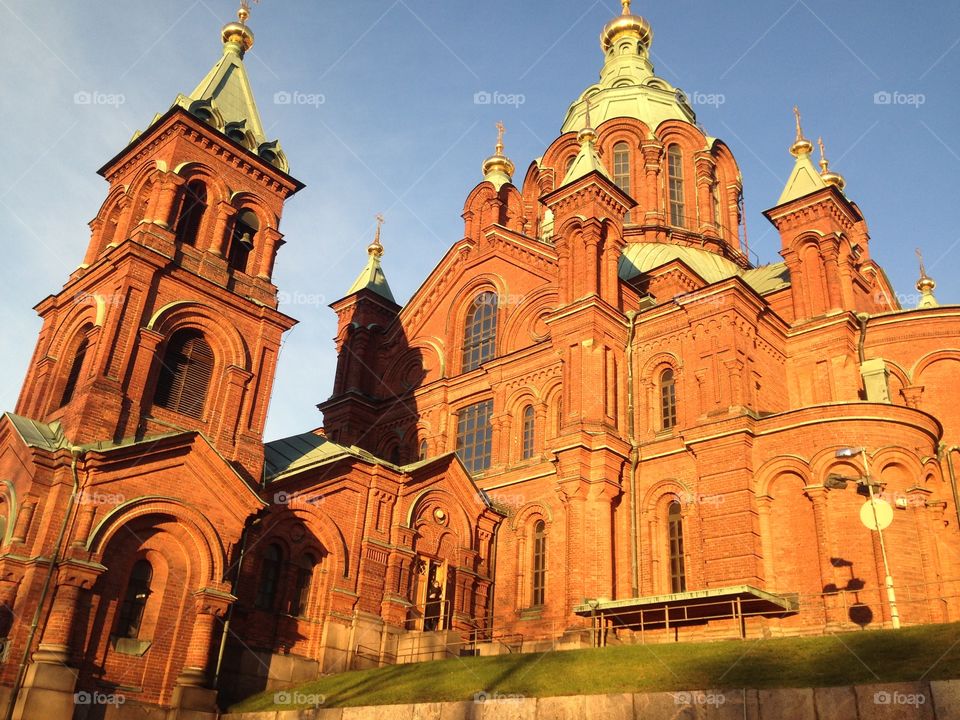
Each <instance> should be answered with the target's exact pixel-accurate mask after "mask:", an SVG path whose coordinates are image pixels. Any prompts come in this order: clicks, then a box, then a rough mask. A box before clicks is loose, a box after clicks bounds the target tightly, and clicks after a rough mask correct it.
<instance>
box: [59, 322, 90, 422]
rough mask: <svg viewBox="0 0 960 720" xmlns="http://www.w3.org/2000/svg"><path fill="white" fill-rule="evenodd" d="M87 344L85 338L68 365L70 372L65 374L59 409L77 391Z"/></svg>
mask: <svg viewBox="0 0 960 720" xmlns="http://www.w3.org/2000/svg"><path fill="white" fill-rule="evenodd" d="M88 347H89V343H88V342H87V339H86V338H83V339H82V340H81V341H80V344H79V345H77V350H76V352H75V353H74V354H73V362H72V363H71V364H70V372H69V373H67V382H66V384H64V386H63V395H61V396H60V407H63V406H64V405H66V404H67V403H68V402H70V401H71V400H72V399H73V393H74V392H75V391H76V389H77V383H78V382H80V373H81V372H82V371H83V361H84V359H85V358H86V357H87V348H88Z"/></svg>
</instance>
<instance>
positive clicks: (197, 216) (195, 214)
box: [175, 180, 207, 245]
mask: <svg viewBox="0 0 960 720" xmlns="http://www.w3.org/2000/svg"><path fill="white" fill-rule="evenodd" d="M206 211H207V186H206V185H204V184H203V183H202V182H200V181H199V180H191V181H190V182H188V183H187V186H186V187H185V188H184V189H183V199H182V200H181V201H180V209H179V210H178V212H177V223H176V225H175V227H176V233H177V242H178V243H182V244H183V245H196V244H197V235H198V233H199V232H200V221H201V220H203V214H204V213H205V212H206Z"/></svg>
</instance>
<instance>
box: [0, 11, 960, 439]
mask: <svg viewBox="0 0 960 720" xmlns="http://www.w3.org/2000/svg"><path fill="white" fill-rule="evenodd" d="M237 4H238V3H237V2H235V0H199V1H197V2H193V1H192V0H176V1H168V2H154V1H147V0H100V1H99V2H96V3H92V2H84V3H77V2H70V1H68V0H0V27H3V29H4V33H3V41H2V44H0V61H2V65H3V67H4V72H3V73H0V93H2V98H3V102H2V104H0V146H2V157H3V158H4V162H3V167H4V172H3V177H2V178H0V233H2V238H3V241H2V242H3V248H4V253H5V258H6V260H5V262H4V263H2V264H0V323H2V326H0V327H2V331H0V332H2V338H3V340H2V348H3V352H2V353H0V409H12V408H13V406H14V404H15V403H16V398H17V393H18V392H19V388H20V384H21V382H22V379H23V377H24V374H25V372H26V368H27V364H28V362H29V359H30V356H31V354H32V352H33V349H34V344H35V340H36V333H37V331H38V330H39V328H40V323H39V320H38V319H37V317H36V315H35V314H34V313H33V311H32V310H31V309H30V308H31V307H32V306H33V305H34V304H35V303H36V302H38V301H39V300H41V299H42V298H43V297H45V296H46V295H48V294H50V293H55V292H56V291H57V290H58V289H59V288H60V287H61V286H62V284H63V282H64V281H65V280H66V278H67V276H68V274H69V273H70V272H71V271H72V270H73V269H74V268H75V267H76V266H77V265H78V264H79V263H80V261H81V260H82V257H83V254H84V250H85V248H86V245H87V240H88V237H89V231H88V228H87V225H86V224H87V222H88V221H89V220H90V219H91V218H93V217H94V215H95V214H96V212H97V210H98V208H99V207H100V204H101V203H102V201H103V199H104V197H105V195H106V190H107V186H106V183H104V182H103V180H102V179H101V178H99V177H98V176H97V175H96V174H95V171H96V169H97V168H98V167H100V166H101V165H102V164H103V163H104V162H105V161H106V160H107V159H109V158H111V157H112V156H113V155H114V154H115V153H116V152H118V151H119V150H120V149H121V148H122V147H123V146H124V145H125V143H126V142H127V141H128V140H129V138H130V136H131V135H132V134H133V132H134V130H136V129H142V128H145V127H146V125H147V124H148V123H149V122H150V120H151V118H152V117H153V116H154V114H155V113H158V112H162V111H164V110H165V109H166V108H168V107H169V106H170V104H171V102H172V101H173V99H174V97H175V96H176V95H177V93H179V92H189V91H190V90H192V89H193V86H194V85H195V84H196V83H197V82H198V81H199V79H200V78H201V77H202V76H203V75H204V74H205V73H206V72H207V70H208V69H209V68H210V67H211V66H212V65H213V63H214V62H215V61H216V60H217V58H218V57H219V54H220V44H219V31H220V27H221V26H222V25H223V24H224V23H225V22H226V21H228V20H230V19H232V17H233V16H234V13H235V11H236V6H237ZM619 7H620V4H619V3H618V2H615V1H614V0H604V1H603V2H594V3H591V2H589V0H557V1H556V2H544V1H542V0H541V1H539V2H531V1H530V0H526V1H524V2H517V1H516V0H490V1H489V2H465V1H463V0H458V1H454V2H451V1H450V0H445V1H440V0H396V2H393V1H392V0H351V1H350V2H315V1H314V0H264V2H263V3H262V4H261V5H259V6H254V8H253V16H252V18H251V20H250V25H251V27H252V28H253V30H254V31H255V33H256V36H257V44H256V46H255V47H254V48H253V50H252V51H251V52H250V53H249V54H248V55H247V67H248V70H249V73H250V76H251V80H252V83H253V86H254V91H255V92H256V95H257V98H258V101H259V104H260V110H261V114H262V116H263V121H264V125H265V127H266V128H267V134H268V135H269V136H270V137H278V138H279V139H280V140H281V142H282V143H283V146H284V148H285V150H286V153H287V156H288V158H289V160H290V165H291V169H292V173H293V175H295V176H296V177H297V178H299V179H300V180H302V181H303V182H305V183H306V185H307V187H306V189H305V190H303V191H302V192H301V193H300V194H299V195H298V196H296V197H295V198H294V199H293V200H292V201H291V202H290V203H288V205H287V209H286V213H285V216H284V221H283V225H282V227H281V229H282V230H283V232H284V233H285V234H286V239H287V245H285V246H284V247H283V248H282V250H281V252H280V255H279V258H278V262H277V272H276V278H275V279H276V282H277V284H278V285H279V287H280V289H281V291H282V292H284V293H286V295H285V296H284V298H285V299H286V301H287V302H285V304H284V306H283V307H282V309H283V310H284V311H285V312H287V313H289V314H290V315H293V316H294V317H296V318H298V319H299V320H300V325H298V326H297V327H296V328H295V329H294V330H293V331H292V332H291V333H289V334H288V335H287V339H286V342H285V345H284V348H283V353H282V355H281V359H280V366H279V372H278V380H277V384H276V387H275V392H274V397H273V402H272V405H271V410H270V418H269V422H268V427H267V437H268V439H270V438H276V437H281V436H284V435H287V434H292V433H295V432H299V431H303V430H307V429H310V428H312V427H314V426H316V425H318V424H320V421H321V418H320V415H319V413H318V412H317V410H316V409H315V407H314V405H315V404H316V403H317V402H320V401H322V400H324V399H325V398H326V397H327V396H328V395H329V393H330V389H331V387H332V380H333V372H334V367H335V363H336V357H335V354H334V351H333V342H332V337H333V335H334V332H335V328H336V322H335V316H334V314H333V311H331V310H330V309H329V308H328V307H327V304H328V303H329V302H331V301H333V300H335V299H337V298H339V297H340V296H341V295H342V294H343V293H344V291H345V290H346V288H347V287H349V285H350V283H351V282H352V281H353V279H354V277H355V276H356V275H357V273H358V272H359V271H360V269H361V267H362V265H363V263H364V260H365V258H366V255H365V251H364V248H365V247H366V245H367V243H369V241H370V239H371V238H372V235H373V229H374V215H375V214H376V213H377V212H384V213H385V214H386V216H387V224H386V226H385V227H384V244H385V245H386V248H387V253H386V255H385V257H384V267H385V270H386V273H387V277H388V279H389V281H390V284H391V285H392V287H393V291H394V294H395V295H396V296H397V299H398V301H400V302H401V303H403V302H406V301H407V299H408V298H409V297H410V295H411V294H412V293H413V292H414V291H415V290H416V288H417V287H418V286H419V284H420V282H421V281H422V280H423V278H424V277H425V276H426V275H427V273H428V272H429V271H430V269H431V268H432V267H433V266H434V265H435V263H436V262H437V261H438V260H439V259H440V257H441V256H442V255H443V253H444V252H445V251H446V249H447V248H449V247H450V245H452V244H453V243H454V242H456V241H457V240H458V239H459V238H460V237H461V236H462V234H463V226H462V221H461V219H460V212H461V209H462V207H463V201H464V198H465V197H466V195H467V194H468V193H469V192H470V190H471V189H472V188H473V187H474V185H475V184H476V183H477V182H478V181H479V180H480V170H479V168H480V164H481V162H482V161H483V159H484V158H485V157H486V156H487V155H489V154H490V152H491V150H492V146H493V143H494V140H495V129H494V124H495V123H496V121H497V120H501V119H502V120H503V121H504V123H505V124H506V126H507V137H506V143H507V152H508V154H509V155H510V157H511V158H512V159H513V160H514V162H515V163H516V164H517V167H518V172H517V174H518V175H519V178H518V180H517V181H518V182H520V181H521V180H522V177H523V174H524V173H525V170H526V168H527V166H528V165H529V163H530V162H531V161H532V160H533V159H534V158H536V157H538V156H539V155H540V154H541V153H542V152H543V150H544V149H545V148H546V147H547V146H548V145H549V144H550V142H551V141H552V140H553V139H554V138H555V137H556V135H557V134H558V133H559V128H560V124H561V122H562V121H563V117H564V113H565V111H566V109H567V106H568V105H569V103H570V102H571V101H572V100H573V99H575V98H576V97H577V96H578V94H579V93H580V92H581V91H582V90H583V89H584V88H585V87H587V86H588V85H590V84H592V83H594V82H595V81H596V79H597V74H598V72H599V70H600V66H601V63H602V57H601V53H600V49H599V45H598V42H597V38H598V35H599V32H600V29H601V27H602V26H603V25H604V23H606V22H607V21H608V20H609V19H610V18H611V17H613V16H614V14H616V13H617V12H618V11H619ZM634 10H635V12H638V13H641V14H644V15H645V16H646V17H647V18H648V19H649V20H650V21H651V23H652V24H653V27H654V32H655V40H654V45H653V55H654V62H655V65H656V69H657V73H658V74H659V75H661V76H662V77H664V78H666V79H667V80H668V81H670V82H671V83H673V84H675V85H677V86H678V87H680V88H682V89H684V90H685V91H686V92H687V94H688V95H690V96H692V97H694V99H696V96H697V94H702V95H703V96H709V95H715V96H722V99H723V103H722V104H719V103H718V104H714V105H701V106H699V107H698V108H697V110H698V114H699V120H700V122H701V124H702V125H703V126H704V128H705V129H706V131H707V132H708V134H710V135H713V136H716V137H720V138H723V139H724V140H725V141H726V142H727V143H728V144H729V145H730V147H731V148H732V149H733V152H734V153H735V155H736V157H737V160H738V161H739V163H740V167H741V169H742V171H743V176H744V186H745V194H746V204H747V212H748V228H749V233H750V242H751V247H752V249H753V251H754V252H756V253H757V256H758V257H759V259H760V260H761V261H762V262H772V261H776V260H779V257H778V255H777V252H778V250H779V240H778V238H777V236H776V234H775V232H773V229H772V227H770V226H769V224H768V223H767V221H766V220H765V219H764V218H763V217H762V216H761V214H760V213H761V211H762V210H764V209H766V208H768V207H770V206H772V205H773V204H774V203H775V202H776V199H777V197H778V195H779V193H780V191H781V190H782V187H783V183H784V181H785V180H786V177H787V175H788V174H789V172H790V169H791V166H792V158H791V157H790V156H789V155H788V154H787V147H788V146H789V144H790V142H791V140H792V136H793V117H792V114H791V108H792V106H793V105H794V103H798V104H799V105H800V106H801V109H802V110H803V113H804V123H805V129H806V131H807V135H808V136H809V137H810V138H811V139H813V140H816V138H817V136H818V135H823V136H824V139H825V141H826V143H827V149H828V156H829V157H830V159H831V160H832V161H833V168H834V169H836V170H837V171H839V172H841V173H843V174H844V175H845V176H846V178H847V192H848V195H849V196H850V197H851V198H853V199H854V200H855V201H856V202H857V203H858V204H859V205H860V207H861V208H862V210H863V212H864V213H865V215H866V217H867V220H868V222H869V224H870V228H871V231H872V235H873V240H872V245H871V248H872V253H873V255H874V257H875V258H877V259H878V260H879V262H880V263H882V264H883V265H884V267H885V268H886V269H887V271H888V273H889V274H890V276H891V278H892V280H893V283H894V285H895V287H896V288H897V290H898V291H899V292H900V293H904V294H910V293H914V292H915V290H914V287H913V285H914V283H915V281H916V277H917V268H916V260H915V256H914V248H915V247H917V246H922V247H923V248H924V250H925V253H926V255H927V264H928V269H929V270H930V274H931V275H933V276H934V277H935V278H936V279H937V280H938V281H939V283H940V285H939V288H938V292H937V294H938V297H939V299H940V301H941V302H943V303H960V283H958V282H957V280H956V279H955V277H954V271H955V269H956V267H957V260H958V257H960V226H958V224H957V223H956V222H955V221H954V218H955V216H956V213H957V206H958V205H960V192H958V188H960V123H958V121H957V118H958V116H960V90H958V85H957V78H958V77H960V9H958V7H957V5H956V3H955V2H952V1H951V0H931V1H930V2H921V3H904V2H892V1H891V0H880V1H877V0H871V1H867V0H847V1H846V2H842V3H838V2H835V1H831V2H826V1H824V0H796V1H794V0H740V1H738V2H735V3H734V2H722V3H721V2H712V3H707V2H702V1H696V0H671V1H670V2H666V0H658V1H657V2H635V3H634ZM481 91H487V92H494V91H498V92H501V93H506V94H514V95H522V96H523V99H524V102H523V103H522V104H520V105H518V106H493V105H477V104H475V103H474V95H475V93H477V92H481ZM284 92H290V93H292V92H298V93H302V94H304V95H314V96H317V99H318V100H319V99H320V97H321V96H322V99H323V101H324V102H323V103H322V104H319V103H318V104H314V105H309V104H307V105H294V104H288V105H283V104H277V103H275V102H274V97H275V95H276V94H277V93H284ZM878 92H887V93H902V94H903V96H898V97H897V100H898V101H899V102H900V103H902V102H905V101H908V100H910V98H908V97H906V96H911V95H913V96H922V98H914V99H915V100H916V102H913V104H899V103H891V104H877V103H876V102H875V94H876V93H878ZM77 93H99V95H97V96H96V97H97V102H94V103H91V104H78V103H77V102H76V98H77ZM111 95H113V96H120V97H115V98H112V100H114V101H115V102H113V103H112V104H111V102H110V101H111V98H110V97H109V96H111ZM80 97H81V98H82V97H84V96H82V95H81V96H80ZM121 100H122V102H120V101H121ZM919 100H922V101H923V102H922V104H920V102H919ZM98 103H107V104H98Z"/></svg>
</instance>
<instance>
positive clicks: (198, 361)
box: [154, 330, 213, 418]
mask: <svg viewBox="0 0 960 720" xmlns="http://www.w3.org/2000/svg"><path fill="white" fill-rule="evenodd" d="M212 375H213V351H212V350H211V349H210V346H209V345H208V344H207V342H206V340H204V339H203V335H201V334H200V333H199V332H197V331H195V330H181V331H180V332H177V333H175V334H174V335H173V337H172V338H170V342H169V343H168V344H167V351H166V352H165V353H164V356H163V364H162V366H161V368H160V378H159V380H158V381H157V391H156V395H155V396H154V403H155V404H156V405H159V406H160V407H164V408H167V409H168V410H173V411H174V412H178V413H181V414H183V415H189V416H190V417H194V418H200V417H201V416H202V415H203V407H204V404H205V403H206V399H207V390H209V388H210V378H211V376H212Z"/></svg>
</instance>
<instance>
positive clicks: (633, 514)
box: [626, 310, 640, 598]
mask: <svg viewBox="0 0 960 720" xmlns="http://www.w3.org/2000/svg"><path fill="white" fill-rule="evenodd" d="M638 316H639V313H638V312H637V311H636V310H630V311H629V312H627V320H629V321H630V329H629V331H628V332H627V348H626V352H627V433H628V434H629V435H630V589H631V592H632V596H633V597H635V598H636V597H640V564H639V561H638V559H637V558H638V555H639V548H638V547H637V545H638V543H639V542H640V535H639V533H638V532H637V466H638V465H639V464H640V449H639V445H638V443H637V431H636V425H637V421H636V418H635V412H634V399H633V337H634V334H635V332H636V328H637V317H638Z"/></svg>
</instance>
